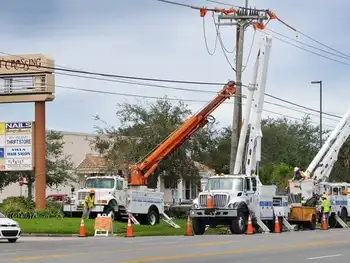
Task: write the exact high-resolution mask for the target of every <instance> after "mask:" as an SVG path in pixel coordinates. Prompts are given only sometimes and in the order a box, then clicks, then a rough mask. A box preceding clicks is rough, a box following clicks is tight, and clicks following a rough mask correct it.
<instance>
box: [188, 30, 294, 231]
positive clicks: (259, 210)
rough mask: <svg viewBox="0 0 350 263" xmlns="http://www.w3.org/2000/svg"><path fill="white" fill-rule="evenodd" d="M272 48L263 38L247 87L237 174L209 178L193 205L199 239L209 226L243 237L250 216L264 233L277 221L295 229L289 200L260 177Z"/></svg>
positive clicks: (193, 224) (236, 165) (193, 217)
mask: <svg viewBox="0 0 350 263" xmlns="http://www.w3.org/2000/svg"><path fill="white" fill-rule="evenodd" d="M271 45H272V38H271V37H270V36H266V37H264V38H263V39H262V41H261V43H260V49H259V52H258V56H257V60H256V63H255V69H254V72H253V77H252V82H251V84H250V85H249V87H248V96H247V104H246V106H245V112H244V116H243V118H244V121H243V125H242V128H241V135H240V140H239V144H238V151H237V156H236V161H235V167H234V168H235V169H234V174H233V175H223V176H222V175H221V176H213V177H209V178H208V182H207V185H206V188H205V190H204V191H203V192H202V193H200V194H199V196H198V198H196V199H195V200H194V201H193V205H192V208H191V210H190V217H191V218H192V226H193V232H194V233H195V234H196V235H202V234H204V233H205V231H206V229H207V226H213V227H215V226H218V225H226V226H229V228H230V231H231V233H233V234H243V233H245V231H246V226H247V221H248V216H249V215H251V216H252V222H253V225H254V226H255V227H257V228H258V227H260V229H262V230H263V231H264V232H269V231H272V230H273V226H274V221H275V219H276V217H278V219H279V221H280V224H281V226H282V224H284V225H285V226H286V227H287V228H288V229H292V226H291V225H290V224H289V223H288V221H287V220H286V219H285V218H286V217H287V216H288V213H289V207H288V197H287V196H278V195H277V189H276V188H277V187H276V186H274V185H262V183H261V182H260V180H259V176H258V166H259V162H260V154H261V137H262V132H261V114H262V109H263V103H264V94H265V86H266V78H267V70H268V61H269V57H270V49H271ZM248 127H249V129H250V131H249V139H248V145H247V149H246V158H245V173H242V170H243V169H242V166H243V165H242V160H243V155H244V154H243V153H244V150H245V146H246V137H247V136H246V135H247V132H248ZM208 197H209V198H211V200H212V202H213V207H212V208H208V207H207V204H208Z"/></svg>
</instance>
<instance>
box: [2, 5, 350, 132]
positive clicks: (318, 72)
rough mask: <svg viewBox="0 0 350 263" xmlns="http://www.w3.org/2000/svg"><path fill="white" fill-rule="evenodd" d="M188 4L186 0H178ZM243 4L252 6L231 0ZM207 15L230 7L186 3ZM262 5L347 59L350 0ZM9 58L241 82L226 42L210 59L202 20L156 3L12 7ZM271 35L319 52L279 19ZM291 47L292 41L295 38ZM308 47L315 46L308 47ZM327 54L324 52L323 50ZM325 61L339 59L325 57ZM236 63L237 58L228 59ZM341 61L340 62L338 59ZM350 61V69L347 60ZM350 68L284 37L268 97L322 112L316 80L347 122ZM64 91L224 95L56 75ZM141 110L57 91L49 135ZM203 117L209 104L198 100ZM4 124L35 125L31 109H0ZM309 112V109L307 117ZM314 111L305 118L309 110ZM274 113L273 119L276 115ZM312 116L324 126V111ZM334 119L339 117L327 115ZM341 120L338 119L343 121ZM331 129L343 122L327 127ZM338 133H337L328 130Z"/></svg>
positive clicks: (5, 29)
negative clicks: (119, 110)
mask: <svg viewBox="0 0 350 263" xmlns="http://www.w3.org/2000/svg"><path fill="white" fill-rule="evenodd" d="M174 1H179V2H180V0H174ZM222 1H226V2H227V3H232V4H237V5H243V4H244V1H243V0H239V1H233V0H222ZM182 2H185V3H188V4H193V5H198V6H201V5H205V6H207V7H225V6H220V5H218V4H212V3H208V2H206V1H203V0H202V1H201V0H187V1H182ZM250 3H251V5H252V6H254V5H257V7H259V8H269V9H271V10H273V11H274V12H275V13H276V14H277V15H278V16H279V17H280V18H282V19H283V20H285V21H286V22H288V23H289V24H290V25H292V26H293V27H295V28H297V29H298V30H300V31H302V32H304V33H307V34H309V35H310V36H312V37H314V38H316V39H317V40H319V41H321V42H323V43H326V44H328V45H330V46H332V47H333V48H335V49H337V50H340V51H342V52H344V53H347V49H348V45H349V34H347V33H346V32H347V30H348V27H347V24H348V23H347V22H348V21H347V20H348V18H347V17H348V8H349V7H350V2H349V3H347V1H344V0H343V1H340V0H334V1H332V2H331V1H325V0H320V1H317V4H316V3H315V1H301V0H294V1H276V0H259V1H258V0H250ZM0 22H1V25H2V30H1V33H0V34H1V47H0V52H5V53H10V54H27V53H29V54H30V53H43V54H47V55H49V56H52V57H53V58H54V59H55V63H56V66H65V67H69V68H76V69H84V70H90V71H98V72H106V73H114V74H120V75H132V76H141V77H153V78H168V79H183V80H196V81H208V82H226V81H227V80H229V79H233V80H234V79H235V74H234V72H233V71H232V69H231V68H230V66H229V64H228V63H227V61H226V60H225V57H224V55H223V52H222V50H221V48H220V46H219V44H218V46H217V49H216V53H215V54H214V55H213V56H211V55H209V54H208V52H207V50H206V47H205V41H204V38H203V21H202V18H201V17H200V16H199V12H198V11H196V10H192V9H189V8H184V7H179V6H174V5H169V4H164V3H160V2H157V1H155V0H118V1H116V0H104V1H96V0H84V1H83V0H74V1H71V0H70V1H69V0H60V1H53V0H45V1H44V0H36V1H27V0H21V1H6V3H5V1H4V2H3V3H2V6H1V9H0ZM205 28H206V35H207V42H208V46H209V49H210V51H212V50H213V47H214V43H215V29H214V26H213V21H212V17H211V13H208V15H207V17H206V18H205ZM268 28H270V29H273V30H275V31H278V32H279V33H282V34H283V35H285V36H288V37H291V38H293V39H298V40H299V41H303V42H306V43H309V44H310V45H317V46H318V47H320V48H322V46H319V45H318V44H317V43H315V42H312V41H310V40H309V39H307V38H305V37H303V36H301V35H299V36H298V38H296V33H295V32H293V31H292V30H290V29H288V28H286V27H285V26H283V25H282V24H281V23H279V22H278V21H276V20H273V21H271V22H270V23H269V25H268ZM221 33H222V38H223V42H224V45H225V47H226V49H228V51H232V49H233V44H234V41H235V35H234V28H233V27H224V28H222V29H221ZM252 36H253V29H252V28H249V29H248V30H247V33H246V38H245V50H244V57H245V58H244V61H245V62H246V61H247V55H248V53H249V49H250V46H251V43H252ZM263 36H264V34H263V33H256V36H255V41H254V45H253V48H252V52H251V56H250V59H249V60H248V63H247V69H246V70H245V71H244V76H243V79H244V82H245V83H249V80H250V77H251V72H252V67H253V64H254V60H255V57H256V54H257V49H258V44H259V41H260V39H261V38H262V37H263ZM288 41H289V42H290V40H288ZM306 48H307V47H306ZM317 52H319V51H317ZM322 54H323V55H326V56H330V55H328V54H325V53H322ZM227 55H228V56H229V57H230V59H231V61H232V60H233V57H232V54H231V53H227ZM338 59H339V58H338ZM343 61H344V62H347V63H350V61H347V60H343ZM348 72H349V67H348V66H347V65H342V64H340V63H336V62H333V61H330V60H327V59H325V58H322V57H319V56H316V55H314V54H310V53H308V52H305V51H303V50H300V49H298V48H295V47H293V46H290V45H288V44H285V43H283V42H281V41H280V40H278V39H274V40H273V47H272V54H271V59H270V65H269V72H268V80H267V90H266V92H267V93H269V94H272V95H275V96H278V97H280V98H283V99H286V100H290V101H293V102H296V103H298V104H302V105H305V106H307V107H311V108H315V109H318V108H319V89H318V86H316V85H311V84H310V81H311V80H319V79H322V80H323V82H324V93H323V94H324V100H323V102H324V110H325V111H326V112H330V113H334V114H338V115H342V114H343V113H344V112H345V111H346V109H347V107H349V106H348V105H349V102H348V101H349V97H350V90H349V88H348V85H349V84H348V83H349V81H348V79H349V77H350V76H349V74H348ZM56 84H57V85H60V86H70V87H76V88H84V89H94V90H103V91H111V92H120V93H126V94H138V95H150V96H159V97H162V96H164V95H167V96H168V97H171V98H177V99H187V100H201V101H208V100H210V99H211V98H212V97H213V96H214V95H215V93H214V92H215V91H218V90H219V89H220V88H221V87H218V86H192V85H176V84H168V85H169V86H171V87H181V88H192V89H198V90H206V91H213V93H212V94H211V93H208V92H207V93H204V92H194V91H191V92H190V91H179V90H171V89H164V88H155V87H144V86H137V85H130V84H120V83H114V82H107V81H100V80H92V79H83V78H76V77H68V76H63V75H56ZM124 101H128V102H135V99H134V98H133V97H130V96H121V95H118V96H117V95H106V94H96V93H89V92H81V91H72V90H68V89H64V88H61V87H57V88H56V99H55V100H54V101H53V102H50V103H48V106H47V128H49V129H57V130H64V131H76V132H92V131H93V130H94V128H93V126H94V124H96V122H95V121H94V120H93V115H95V114H98V115H100V116H101V118H103V119H105V120H106V121H107V122H108V123H110V124H117V121H116V117H115V111H116V104H117V103H120V102H124ZM266 101H269V102H273V103H278V104H283V105H285V106H286V107H288V108H289V109H288V108H283V107H278V106H273V105H271V104H265V109H266V110H268V111H273V112H276V113H279V114H284V115H287V116H291V117H296V118H301V117H302V116H303V115H304V114H305V113H301V112H296V111H295V110H294V109H296V106H292V105H288V104H285V103H284V102H279V101H277V100H273V99H271V98H266ZM188 105H189V106H190V107H191V109H193V110H194V111H195V110H198V109H200V108H201V107H203V105H204V103H203V102H188ZM0 110H1V112H2V114H1V115H2V117H1V120H4V121H17V120H18V121H21V120H24V121H26V120H32V119H33V118H34V107H33V105H31V104H16V105H15V104H13V105H0ZM302 111H303V110H302ZM304 111H305V110H304ZM276 113H270V112H265V113H264V116H265V117H266V116H271V117H276V116H279V115H278V114H276ZM315 114H316V115H315V116H312V118H313V120H314V121H315V124H318V120H319V117H318V115H317V113H315ZM214 116H215V117H216V119H217V121H218V122H219V123H220V125H225V126H226V125H230V124H231V120H232V104H225V105H222V106H221V107H220V108H219V109H218V110H217V111H216V112H215V114H214ZM327 118H329V117H327ZM333 119H334V118H333ZM324 122H325V124H326V125H330V126H331V127H332V126H334V125H336V123H337V122H336V121H332V120H329V119H324ZM328 128H330V127H328Z"/></svg>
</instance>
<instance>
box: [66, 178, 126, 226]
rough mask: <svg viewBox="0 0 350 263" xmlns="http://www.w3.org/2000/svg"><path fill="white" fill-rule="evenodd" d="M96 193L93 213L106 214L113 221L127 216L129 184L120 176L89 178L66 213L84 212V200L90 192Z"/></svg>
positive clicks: (67, 205)
mask: <svg viewBox="0 0 350 263" xmlns="http://www.w3.org/2000/svg"><path fill="white" fill-rule="evenodd" d="M91 189H94V191H95V206H94V207H93V209H92V211H91V213H92V214H97V213H105V214H109V215H111V216H112V218H113V219H117V218H120V217H121V216H125V215H126V209H125V205H126V195H127V190H128V182H127V180H125V179H124V178H123V177H120V176H93V177H88V178H87V179H86V181H85V185H84V187H83V188H82V189H80V190H78V191H77V193H76V195H75V196H76V197H75V199H73V200H72V201H71V203H70V204H66V205H65V206H64V212H65V213H69V212H70V211H74V212H77V211H78V212H82V211H83V210H84V199H85V197H86V196H87V195H88V194H89V192H90V190H91Z"/></svg>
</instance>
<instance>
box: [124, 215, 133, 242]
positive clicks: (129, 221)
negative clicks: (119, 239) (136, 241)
mask: <svg viewBox="0 0 350 263" xmlns="http://www.w3.org/2000/svg"><path fill="white" fill-rule="evenodd" d="M125 237H135V236H134V234H133V232H132V226H131V218H130V216H129V217H128V225H127V226H126V234H125Z"/></svg>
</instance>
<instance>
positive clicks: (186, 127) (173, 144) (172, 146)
mask: <svg viewBox="0 0 350 263" xmlns="http://www.w3.org/2000/svg"><path fill="white" fill-rule="evenodd" d="M235 93H236V86H235V82H233V81H230V82H228V83H227V84H226V85H225V86H224V87H223V89H222V90H221V91H220V92H219V94H218V95H217V96H216V97H215V98H214V99H213V100H212V101H211V102H209V103H208V104H207V105H206V106H205V107H204V108H203V109H202V110H201V111H200V112H198V113H197V114H195V115H193V116H192V117H190V118H189V119H188V120H187V121H186V122H185V123H184V124H182V125H181V126H180V127H179V128H178V129H177V130H175V131H174V132H173V133H172V134H171V135H170V136H169V137H168V138H167V139H165V140H164V141H163V142H162V143H161V144H159V145H158V147H156V148H155V150H153V151H152V152H151V153H150V154H149V155H148V156H146V158H145V159H144V160H143V161H142V162H140V163H138V164H135V165H132V166H131V167H130V181H129V185H130V186H142V185H147V178H148V177H149V176H150V175H151V174H152V173H153V172H154V171H155V170H156V168H157V166H158V163H159V162H160V161H161V160H162V159H164V158H165V157H166V156H167V155H169V154H170V153H171V152H173V151H174V150H176V149H177V148H178V147H179V146H180V145H181V144H182V143H183V142H184V141H185V140H186V139H187V138H189V137H190V136H191V135H192V134H193V133H194V132H195V131H197V130H198V129H200V128H202V127H203V126H204V125H206V124H207V123H208V118H209V116H210V114H211V113H212V112H213V111H214V110H215V109H216V108H217V107H219V106H220V105H221V104H222V103H223V102H224V101H225V100H227V99H229V98H230V97H231V95H233V94H235Z"/></svg>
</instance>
